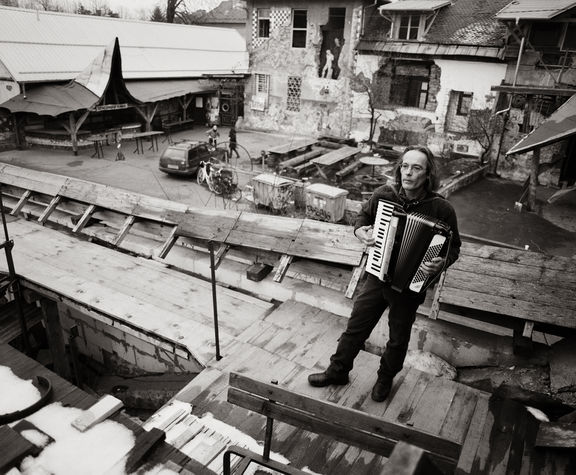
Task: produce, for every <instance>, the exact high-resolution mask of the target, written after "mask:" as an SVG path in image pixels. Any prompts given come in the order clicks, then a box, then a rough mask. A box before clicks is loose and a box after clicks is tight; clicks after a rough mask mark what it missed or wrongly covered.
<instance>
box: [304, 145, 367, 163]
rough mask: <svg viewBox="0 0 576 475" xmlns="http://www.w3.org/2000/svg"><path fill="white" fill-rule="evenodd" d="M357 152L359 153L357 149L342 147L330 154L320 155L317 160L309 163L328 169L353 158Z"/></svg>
mask: <svg viewBox="0 0 576 475" xmlns="http://www.w3.org/2000/svg"><path fill="white" fill-rule="evenodd" d="M359 152H360V149H359V148H356V147H349V146H347V145H346V146H344V147H341V148H338V149H336V150H332V151H331V152H328V153H326V154H324V155H321V156H320V157H318V158H314V159H312V160H311V163H314V164H315V165H321V166H324V167H330V166H332V165H335V164H337V163H338V162H341V161H343V160H346V159H347V158H350V157H353V156H354V155H356V154H357V153H359Z"/></svg>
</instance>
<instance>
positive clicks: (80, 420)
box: [71, 394, 124, 432]
mask: <svg viewBox="0 0 576 475" xmlns="http://www.w3.org/2000/svg"><path fill="white" fill-rule="evenodd" d="M123 406H124V403H123V402H122V401H120V399H118V398H115V397H114V396H111V395H110V394H105V395H104V396H102V397H101V398H100V399H98V401H96V403H94V404H93V405H92V406H91V407H89V408H88V409H87V410H85V411H84V412H83V413H82V414H80V416H78V417H77V418H76V419H74V420H73V421H72V422H71V424H72V426H73V427H74V428H75V429H78V430H79V431H80V432H85V431H87V430H88V429H90V428H91V427H93V426H95V425H96V424H98V423H99V422H102V421H104V420H106V419H108V418H109V417H110V416H111V415H112V414H114V413H115V412H117V411H119V410H120V409H121V408H122V407H123Z"/></svg>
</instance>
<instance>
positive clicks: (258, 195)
mask: <svg viewBox="0 0 576 475" xmlns="http://www.w3.org/2000/svg"><path fill="white" fill-rule="evenodd" d="M252 186H253V187H254V189H253V195H254V204H256V205H263V206H267V207H268V208H272V209H275V210H281V209H284V208H286V207H287V206H288V205H289V204H290V203H291V201H292V200H293V194H294V182H293V181H292V180H287V179H286V178H283V177H281V176H278V175H273V174H271V173H262V174H261V175H258V176H255V177H254V178H252Z"/></svg>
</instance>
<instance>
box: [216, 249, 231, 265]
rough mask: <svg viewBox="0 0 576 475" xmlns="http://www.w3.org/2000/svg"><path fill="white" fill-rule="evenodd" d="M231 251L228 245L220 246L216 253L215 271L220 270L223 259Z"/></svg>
mask: <svg viewBox="0 0 576 475" xmlns="http://www.w3.org/2000/svg"><path fill="white" fill-rule="evenodd" d="M229 249H230V246H229V245H228V244H221V245H220V247H219V248H218V250H217V251H216V254H215V255H214V269H218V267H219V266H220V264H221V263H222V259H223V258H224V256H225V255H226V253H227V252H228V250H229Z"/></svg>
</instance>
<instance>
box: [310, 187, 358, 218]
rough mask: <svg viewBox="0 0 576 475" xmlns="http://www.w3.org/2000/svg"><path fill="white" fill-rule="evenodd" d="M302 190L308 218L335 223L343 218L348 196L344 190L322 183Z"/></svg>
mask: <svg viewBox="0 0 576 475" xmlns="http://www.w3.org/2000/svg"><path fill="white" fill-rule="evenodd" d="M304 190H305V191H304V193H305V196H306V216H307V217H308V218H313V219H318V220H320V221H329V222H331V223H337V222H338V221H340V220H341V219H342V218H343V217H344V213H345V212H346V196H348V192H347V191H346V190H343V189H342V188H336V187H335V186H328V185H323V184H322V183H314V184H312V185H309V186H307V187H306V188H305V189H304Z"/></svg>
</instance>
